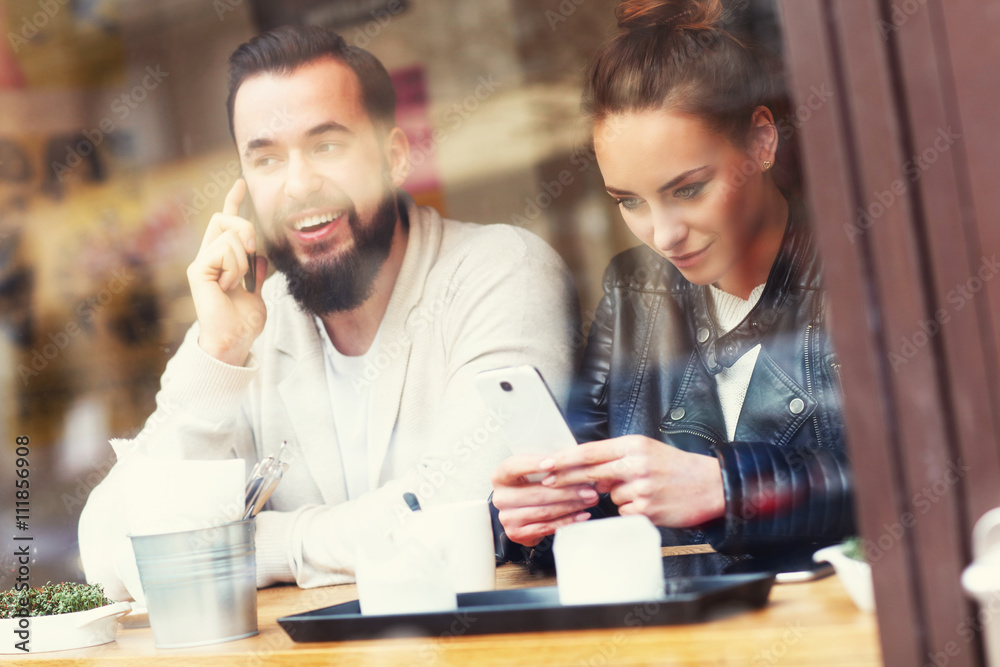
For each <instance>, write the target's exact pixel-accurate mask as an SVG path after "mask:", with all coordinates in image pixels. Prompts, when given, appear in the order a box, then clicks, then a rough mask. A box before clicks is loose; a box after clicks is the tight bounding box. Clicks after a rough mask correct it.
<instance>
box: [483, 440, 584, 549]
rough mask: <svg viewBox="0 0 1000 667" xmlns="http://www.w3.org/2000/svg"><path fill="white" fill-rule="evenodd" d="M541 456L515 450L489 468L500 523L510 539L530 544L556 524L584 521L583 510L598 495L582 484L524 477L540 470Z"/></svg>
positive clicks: (538, 539)
mask: <svg viewBox="0 0 1000 667" xmlns="http://www.w3.org/2000/svg"><path fill="white" fill-rule="evenodd" d="M543 458H544V457H542V456H537V455H533V454H515V455H514V456H511V457H510V458H508V459H507V460H505V461H504V462H503V463H501V464H500V465H499V466H497V469H496V470H495V471H493V505H494V506H495V507H496V508H497V509H498V510H500V514H499V516H500V523H501V524H503V529H504V532H505V533H507V537H509V538H510V539H511V540H513V541H514V542H517V543H518V544H523V545H524V546H526V547H533V546H535V545H536V544H538V543H539V542H541V541H542V538H543V537H545V536H546V535H551V534H552V533H554V532H556V528H558V527H559V526H565V525H568V524H571V523H575V522H577V521H586V520H587V519H589V518H590V514H588V513H587V512H584V511H583V510H585V509H587V508H588V507H593V506H594V505H596V504H597V500H598V495H597V492H596V491H594V490H593V489H592V488H590V486H588V485H586V484H579V485H570V486H562V487H560V488H558V489H555V488H548V487H545V486H542V485H541V484H539V483H537V482H530V481H528V475H530V474H532V473H538V472H540V471H541V468H539V463H540V462H541V460H542V459H543Z"/></svg>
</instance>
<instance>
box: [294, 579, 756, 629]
mask: <svg viewBox="0 0 1000 667" xmlns="http://www.w3.org/2000/svg"><path fill="white" fill-rule="evenodd" d="M773 583H774V575H773V574H770V573H764V574H723V575H718V576H710V577H689V578H684V579H671V580H668V581H667V591H666V592H667V599H665V600H657V601H649V602H627V603H613V604H588V605H571V606H564V605H561V604H559V592H558V589H557V587H555V586H547V587H540V588H515V589H510V590H502V591H482V592H478V593H460V594H459V595H458V610H457V611H447V612H428V613H423V614H392V615H385V616H374V615H373V616H363V615H362V614H361V606H360V604H359V603H358V601H357V600H353V601H351V602H345V603H343V604H338V605H334V606H332V607H325V608H323V609H316V610H314V611H309V612H305V613H302V614H295V615H293V616H285V617H282V618H279V619H278V623H279V624H280V625H281V627H282V628H283V629H284V630H285V632H287V633H288V636H289V637H291V638H292V639H293V640H294V641H297V642H330V641H346V640H351V639H376V638H382V637H401V636H452V635H481V634H498V633H505V632H543V631H548V630H583V629H589V628H624V627H642V626H647V625H673V624H679V623H695V622H698V621H703V620H707V619H709V618H711V617H712V616H713V615H715V614H716V613H717V612H719V611H721V610H722V609H725V610H727V611H728V610H730V609H731V608H733V607H736V608H743V609H745V608H755V607H762V606H764V605H765V604H766V603H767V597H768V595H769V594H770V592H771V585H772V584H773Z"/></svg>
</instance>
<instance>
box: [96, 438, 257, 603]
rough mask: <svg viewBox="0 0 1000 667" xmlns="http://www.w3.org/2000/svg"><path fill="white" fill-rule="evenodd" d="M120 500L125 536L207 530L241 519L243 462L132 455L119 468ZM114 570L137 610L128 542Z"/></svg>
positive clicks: (139, 595)
mask: <svg viewBox="0 0 1000 667" xmlns="http://www.w3.org/2000/svg"><path fill="white" fill-rule="evenodd" d="M116 467H120V468H121V470H120V471H118V472H117V473H116V474H118V479H119V480H121V481H120V486H119V487H118V491H119V493H120V496H119V502H120V503H121V504H122V505H124V508H125V519H126V522H127V524H128V534H129V535H158V534H162V533H176V532H180V531H186V530H198V529H200V528H211V527H213V526H220V525H223V524H226V523H231V522H233V521H240V520H241V519H242V518H243V512H244V506H245V504H246V480H245V475H246V464H245V462H244V461H243V460H242V459H229V460H225V461H184V460H175V459H153V458H149V457H147V456H144V455H142V454H138V453H135V452H132V453H130V454H129V455H128V456H127V457H122V458H121V459H120V460H119V462H118V464H117V466H116ZM113 557H114V562H115V571H116V572H117V574H118V577H119V578H120V579H121V580H122V583H123V584H124V585H125V588H126V590H128V592H129V593H130V594H131V595H132V598H133V599H134V600H135V601H136V604H137V605H138V606H139V607H145V606H146V601H145V596H144V594H143V591H142V585H141V583H140V580H139V570H138V569H137V567H136V563H135V554H134V553H133V551H132V542H131V540H129V538H128V537H125V538H124V539H122V540H121V541H120V542H118V543H116V546H115V549H114V554H113Z"/></svg>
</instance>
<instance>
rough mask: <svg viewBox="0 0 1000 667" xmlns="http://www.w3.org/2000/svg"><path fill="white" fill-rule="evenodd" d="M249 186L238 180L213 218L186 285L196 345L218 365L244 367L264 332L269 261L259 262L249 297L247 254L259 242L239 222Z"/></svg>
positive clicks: (243, 222)
mask: <svg viewBox="0 0 1000 667" xmlns="http://www.w3.org/2000/svg"><path fill="white" fill-rule="evenodd" d="M246 189H247V184H246V181H244V180H243V179H242V178H241V179H238V180H237V181H236V183H235V184H234V185H233V188H232V189H231V190H230V191H229V194H227V195H226V201H225V204H224V205H223V207H222V212H221V213H216V214H215V215H213V216H212V219H211V221H209V223H208V229H207V230H206V231H205V238H204V239H202V242H201V248H200V249H199V250H198V256H197V257H195V259H194V262H192V263H191V265H190V266H189V267H188V270H187V276H188V283H189V284H190V285H191V296H192V297H193V298H194V308H195V312H196V313H197V315H198V324H199V326H200V328H201V330H200V335H199V337H198V345H199V346H200V347H201V349H203V350H204V351H205V352H207V353H208V354H210V355H211V356H213V357H215V358H216V359H218V360H219V361H222V362H225V363H227V364H232V365H233V366H242V365H243V364H244V363H246V360H247V357H248V356H249V354H250V346H251V345H253V342H254V341H255V340H256V339H257V336H259V335H260V332H261V331H263V330H264V322H265V321H266V319H267V309H266V308H265V306H264V300H263V299H262V298H261V296H260V290H261V286H262V284H263V282H264V275H265V273H266V272H267V260H266V259H265V258H263V257H258V258H257V267H256V268H257V289H256V291H254V292H248V291H247V290H246V289H245V288H244V286H243V276H244V275H245V274H246V272H247V270H248V269H249V264H248V260H247V253H252V252H255V251H256V249H257V239H256V235H255V233H254V229H253V225H252V224H251V223H250V221H249V220H244V219H243V218H241V217H239V210H240V203H241V202H242V201H243V197H245V196H246Z"/></svg>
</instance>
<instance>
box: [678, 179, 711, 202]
mask: <svg viewBox="0 0 1000 667" xmlns="http://www.w3.org/2000/svg"><path fill="white" fill-rule="evenodd" d="M704 188H705V184H704V183H692V184H691V185H685V186H684V187H683V188H677V189H676V190H674V196H675V197H677V198H678V199H694V198H695V197H697V196H698V195H700V194H701V191H702V190H703V189H704Z"/></svg>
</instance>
